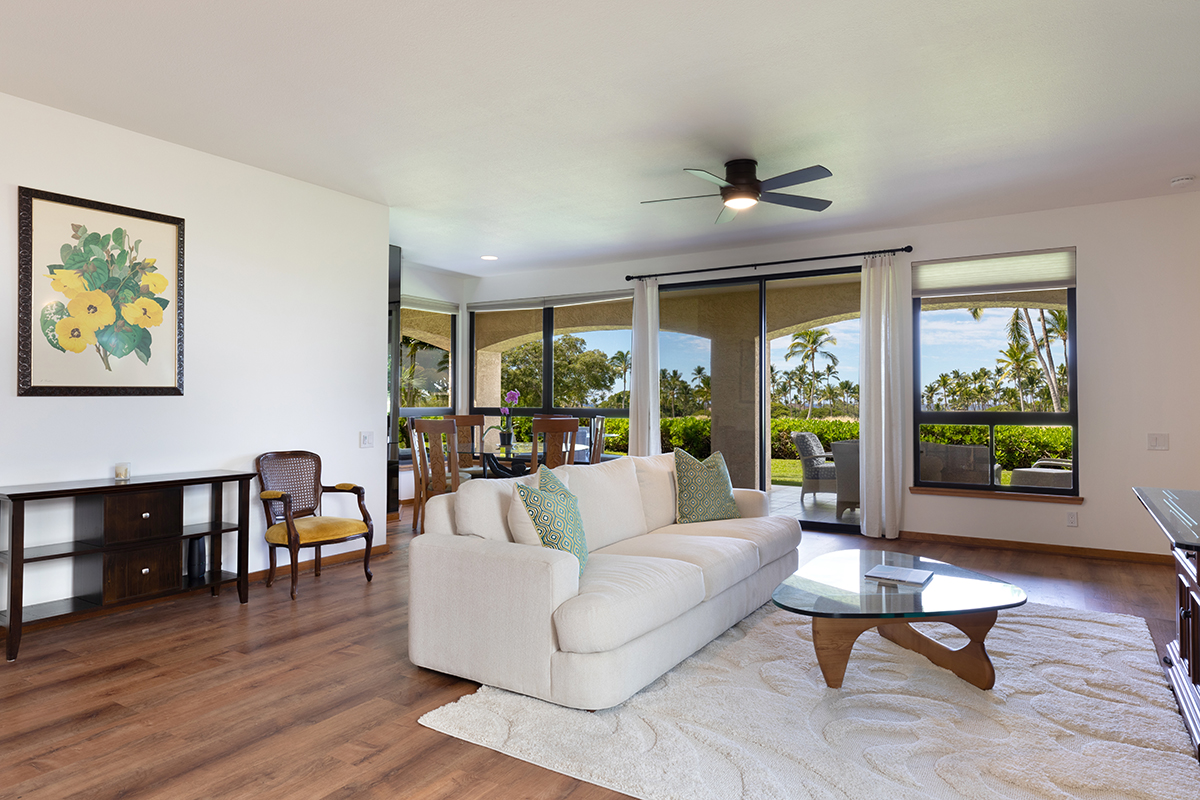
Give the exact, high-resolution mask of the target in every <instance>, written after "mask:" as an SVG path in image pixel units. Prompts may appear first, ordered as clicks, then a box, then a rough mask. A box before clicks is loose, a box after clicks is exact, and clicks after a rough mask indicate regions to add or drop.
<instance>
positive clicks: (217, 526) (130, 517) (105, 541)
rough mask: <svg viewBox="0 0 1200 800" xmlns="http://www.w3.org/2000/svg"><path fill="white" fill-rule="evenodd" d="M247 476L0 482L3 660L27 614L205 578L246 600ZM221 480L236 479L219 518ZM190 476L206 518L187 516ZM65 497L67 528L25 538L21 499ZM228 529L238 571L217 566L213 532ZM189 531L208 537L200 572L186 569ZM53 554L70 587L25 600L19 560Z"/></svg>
mask: <svg viewBox="0 0 1200 800" xmlns="http://www.w3.org/2000/svg"><path fill="white" fill-rule="evenodd" d="M253 477H254V473H253V472H235V471H232V470H210V471H206V472H192V473H181V474H172V475H151V476H146V477H142V478H133V479H131V480H129V481H125V482H117V481H115V480H113V479H111V478H110V479H106V480H89V481H70V482H64V483H48V484H31V485H28V486H8V487H3V488H0V503H4V502H7V503H8V504H9V514H8V519H9V531H8V534H9V535H8V548H7V549H6V550H0V565H3V564H7V567H8V608H7V609H6V610H5V611H3V612H0V627H3V628H5V629H6V642H5V650H6V655H7V658H8V660H9V661H13V660H15V659H16V657H17V651H18V649H19V648H20V645H21V633H22V629H23V628H24V626H25V625H27V624H30V623H33V622H39V621H42V620H49V619H58V618H66V617H75V616H81V615H84V614H87V613H89V612H93V611H95V610H97V609H100V608H103V607H105V606H114V605H119V604H122V603H131V602H136V601H140V600H147V599H152V598H155V597H163V596H169V595H173V594H178V593H179V592H184V591H192V590H195V589H204V588H209V589H211V590H212V593H213V594H214V595H216V594H218V593H219V591H220V587H221V586H222V585H225V584H229V583H236V584H237V588H238V597H239V599H240V601H241V602H243V603H245V602H246V601H247V599H248V598H247V592H248V586H249V573H248V568H247V558H248V555H249V523H248V520H249V513H250V480H251V479H252V478H253ZM229 482H236V483H237V485H238V502H237V505H238V507H237V519H236V521H225V519H224V518H225V514H224V513H223V509H222V499H223V494H224V486H225V484H226V483H229ZM193 486H200V487H203V486H207V487H208V490H209V496H208V509H209V512H210V513H209V519H208V520H207V521H205V522H200V523H194V524H189V525H185V524H184V511H183V503H184V489H185V488H187V487H193ZM63 499H69V500H71V501H72V503H73V505H74V526H73V530H72V535H71V538H70V539H69V540H67V541H62V542H57V543H53V544H40V545H36V546H26V528H25V507H26V503H29V502H36V501H45V500H63ZM229 532H236V533H237V550H238V552H237V571H236V572H227V571H225V570H222V569H221V563H222V553H221V535H222V534H224V533H229ZM196 539H205V540H207V542H208V548H207V550H208V553H209V559H208V560H207V569H206V571H204V573H203V574H195V575H189V574H185V572H184V563H185V559H184V551H185V549H186V548H187V547H188V543H189V542H191V541H193V540H196ZM61 560H69V562H70V565H71V571H72V581H71V586H72V596H71V597H67V598H64V599H61V600H53V601H50V602H44V603H35V604H31V605H26V604H25V602H24V597H25V566H26V565H27V564H35V563H38V562H45V561H61Z"/></svg>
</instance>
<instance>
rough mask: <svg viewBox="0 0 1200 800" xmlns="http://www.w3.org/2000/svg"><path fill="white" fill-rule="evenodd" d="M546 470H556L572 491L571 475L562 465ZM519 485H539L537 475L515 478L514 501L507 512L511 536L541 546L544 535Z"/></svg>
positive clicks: (516, 540) (562, 481)
mask: <svg viewBox="0 0 1200 800" xmlns="http://www.w3.org/2000/svg"><path fill="white" fill-rule="evenodd" d="M543 469H544V468H543ZM545 471H546V472H554V476H555V477H556V478H558V479H559V481H560V482H561V483H562V485H563V486H565V487H566V489H567V490H568V491H570V489H571V477H570V476H569V475H567V474H566V473H565V472H563V471H562V467H559V468H558V471H554V470H549V469H547V470H545ZM541 472H542V470H538V474H541ZM518 486H531V487H537V486H538V477H537V475H522V476H521V477H520V478H515V479H513V482H512V501H511V502H510V503H509V504H508V514H507V521H508V533H509V536H510V538H512V540H513V541H514V542H516V543H517V544H528V545H533V546H534V547H541V546H542V537H540V536H538V531H537V528H535V527H534V526H533V519H532V518H531V517H530V516H529V512H528V511H526V510H525V503H524V502H523V501H522V500H521V495H520V494H519V493H518V492H517V487H518Z"/></svg>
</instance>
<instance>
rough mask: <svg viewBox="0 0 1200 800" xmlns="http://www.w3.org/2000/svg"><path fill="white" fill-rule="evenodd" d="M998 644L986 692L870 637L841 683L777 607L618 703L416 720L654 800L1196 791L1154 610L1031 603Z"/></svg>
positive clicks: (958, 638)
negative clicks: (1149, 617) (1157, 641)
mask: <svg viewBox="0 0 1200 800" xmlns="http://www.w3.org/2000/svg"><path fill="white" fill-rule="evenodd" d="M918 627H920V628H921V629H922V630H923V631H924V632H925V633H926V634H928V635H930V636H933V637H935V638H939V639H940V640H941V641H942V642H943V643H945V644H947V645H949V646H958V645H959V644H963V643H965V642H966V638H965V637H963V636H962V635H961V634H960V633H958V631H956V630H955V629H953V628H951V627H950V626H948V625H945V624H939V623H918ZM986 646H987V648H988V652H989V653H990V654H991V657H992V661H993V663H994V664H995V666H996V676H997V677H996V686H995V688H994V689H991V690H989V691H983V690H981V689H977V688H975V687H974V686H971V685H970V684H968V683H965V682H964V681H962V680H960V679H958V678H957V677H956V676H955V675H953V674H952V673H950V672H948V671H946V670H944V669H940V668H938V667H935V666H934V665H932V664H931V663H929V662H928V661H926V660H925V659H924V658H923V657H922V656H919V655H917V654H916V653H912V652H910V651H908V650H905V649H903V648H901V647H899V646H897V645H895V644H893V643H892V642H889V641H887V640H886V639H883V638H882V637H880V636H879V634H878V633H876V632H875V631H873V630H872V631H868V632H866V633H864V634H863V635H862V636H861V637H860V638H859V640H858V642H857V643H856V644H855V646H854V652H853V653H852V654H851V656H850V664H849V667H848V669H847V670H846V678H845V682H844V683H843V684H842V687H843V688H841V689H830V688H828V687H826V686H825V682H824V680H823V679H822V677H821V671H820V668H819V667H818V666H817V661H816V655H815V654H814V652H813V645H812V625H811V620H809V619H808V618H807V617H802V616H799V615H795V614H791V613H789V612H786V611H782V610H779V609H776V608H774V607H773V606H769V605H768V606H764V607H763V608H761V609H759V610H758V611H756V612H754V613H753V614H751V615H750V616H749V617H747V618H746V619H745V620H743V621H742V622H741V623H739V624H738V625H736V626H734V627H733V628H731V629H730V630H729V631H727V632H726V633H724V634H723V635H721V636H720V637H719V638H718V639H716V640H715V641H713V642H712V643H711V644H709V645H708V646H707V647H705V648H704V649H703V650H701V651H700V652H698V653H696V654H695V655H693V656H692V657H691V658H689V659H687V660H686V661H684V662H683V663H682V664H680V665H679V666H677V667H676V668H675V669H673V670H672V671H671V672H669V673H668V674H667V675H665V676H663V677H662V678H660V679H659V680H658V681H656V682H655V683H653V684H651V685H650V686H648V687H646V688H645V689H643V690H642V691H641V692H639V693H638V694H637V695H635V696H633V697H632V698H630V699H629V700H627V701H626V702H625V703H624V704H622V705H620V706H618V707H616V708H612V709H608V710H605V711H599V712H596V713H588V712H586V711H577V710H574V709H568V708H561V707H559V706H555V705H552V704H550V703H545V702H542V701H540V700H534V699H531V698H528V697H524V696H521V695H516V694H512V693H510V692H506V691H502V690H499V689H495V688H492V687H489V686H484V687H481V688H480V689H479V691H477V692H475V693H474V694H472V695H468V696H466V697H463V698H462V699H460V700H458V701H457V702H455V703H451V704H449V705H446V706H443V707H441V708H439V709H436V710H434V711H431V712H429V713H428V714H426V715H424V716H423V717H421V720H420V722H421V724H423V725H425V726H427V727H430V728H433V729H434V730H438V731H442V732H443V733H448V734H450V735H451V736H456V737H458V738H460V739H465V740H467V741H469V742H474V743H476V744H480V745H483V746H485V747H489V748H492V749H494V750H498V751H500V752H502V753H506V754H508V755H510V756H513V757H515V758H519V759H523V760H525V761H530V762H532V763H534V764H538V765H541V766H543V767H546V768H548V769H551V770H554V771H556V772H561V773H564V774H566V775H570V776H572V777H576V778H579V779H582V780H584V781H588V782H590V783H595V784H599V785H601V786H605V787H608V788H610V789H615V790H617V791H619V792H623V793H625V794H629V795H632V796H634V797H639V798H645V800H668V799H671V800H674V799H676V798H678V799H679V800H709V799H711V800H730V798H772V799H776V798H777V799H778V800H835V799H836V800H874V799H875V798H878V799H879V800H927V799H928V798H971V800H1000V798H1004V799H1005V800H1009V799H1012V800H1034V799H1035V798H1036V799H1037V800H1042V798H1053V799H1054V800H1060V798H1087V799H1088V800H1099V799H1100V798H1104V799H1105V800H1108V799H1111V800H1117V799H1118V798H1119V799H1120V800H1132V799H1134V798H1137V799H1139V800H1140V799H1142V798H1144V799H1145V800H1175V799H1176V798H1178V800H1196V799H1197V798H1200V768H1198V766H1197V762H1196V760H1195V758H1193V757H1192V756H1191V755H1190V754H1189V752H1190V742H1189V740H1188V736H1187V733H1186V732H1185V730H1184V727H1183V721H1182V719H1181V718H1180V716H1179V712H1178V711H1177V709H1176V706H1175V700H1174V696H1173V695H1172V694H1171V692H1170V690H1169V689H1168V688H1167V684H1166V678H1165V677H1164V676H1163V672H1162V670H1161V669H1160V668H1159V666H1158V663H1157V657H1156V655H1155V652H1154V645H1153V642H1152V640H1151V639H1150V634H1149V631H1148V630H1147V628H1146V623H1145V621H1144V620H1142V619H1140V618H1138V617H1130V616H1120V615H1115V614H1101V613H1096V612H1089V611H1077V610H1072V609H1066V608H1056V607H1052V606H1044V605H1035V604H1033V603H1030V604H1027V605H1025V606H1023V607H1021V608H1016V609H1011V610H1007V611H1001V612H1000V618H999V621H998V622H997V623H996V626H995V627H994V628H993V629H992V631H991V633H990V634H989V635H988V638H987V642H986Z"/></svg>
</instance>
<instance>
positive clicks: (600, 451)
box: [588, 417, 605, 464]
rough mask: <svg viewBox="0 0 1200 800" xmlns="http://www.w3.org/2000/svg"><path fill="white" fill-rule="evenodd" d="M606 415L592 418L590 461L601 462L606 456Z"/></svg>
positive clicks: (590, 462) (592, 462) (591, 462)
mask: <svg viewBox="0 0 1200 800" xmlns="http://www.w3.org/2000/svg"><path fill="white" fill-rule="evenodd" d="M604 422H605V418H604V417H593V418H592V433H591V436H592V441H591V443H590V444H591V446H590V447H589V448H588V463H589V464H599V463H600V460H601V459H602V458H604Z"/></svg>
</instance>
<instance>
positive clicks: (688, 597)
mask: <svg viewBox="0 0 1200 800" xmlns="http://www.w3.org/2000/svg"><path fill="white" fill-rule="evenodd" d="M703 600H704V575H703V573H702V572H701V570H700V568H699V567H697V566H696V565H695V564H689V563H687V562H686V561H680V560H678V559H673V558H647V557H643V556H625V555H613V554H602V553H592V554H591V555H590V556H589V558H588V565H587V569H585V570H584V571H583V574H582V575H581V576H580V577H579V594H577V595H575V596H574V597H572V598H570V599H569V600H567V601H565V602H564V603H563V604H562V605H560V606H559V607H558V608H557V609H556V610H555V611H554V627H555V630H556V632H557V634H558V648H559V649H560V650H563V651H566V652H568V653H603V652H606V651H609V650H614V649H616V648H618V647H620V646H621V645H623V644H625V643H626V642H629V641H632V640H634V639H636V638H637V637H639V636H641V635H643V634H645V633H649V632H650V631H652V630H654V629H655V628H658V627H659V626H661V625H664V624H666V623H667V622H670V621H671V620H673V619H675V618H676V617H678V616H679V615H680V614H682V613H684V612H685V611H687V610H688V609H690V608H694V607H695V606H698V605H700V603H701V602H703Z"/></svg>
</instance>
